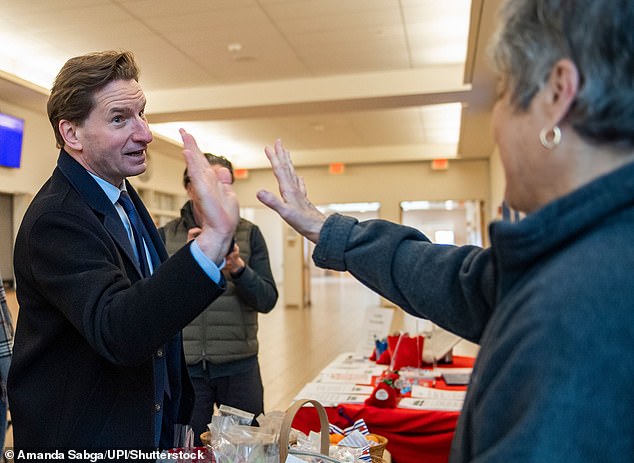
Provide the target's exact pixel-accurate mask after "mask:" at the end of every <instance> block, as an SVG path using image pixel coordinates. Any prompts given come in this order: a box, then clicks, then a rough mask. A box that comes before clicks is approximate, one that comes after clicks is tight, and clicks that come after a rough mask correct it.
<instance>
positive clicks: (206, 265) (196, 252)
mask: <svg viewBox="0 0 634 463" xmlns="http://www.w3.org/2000/svg"><path fill="white" fill-rule="evenodd" d="M189 250H190V251H191V253H192V256H193V257H194V260H195V261H196V262H197V263H198V265H200V268H201V269H203V272H205V273H206V274H207V276H208V277H209V278H211V280H212V281H213V282H214V283H216V284H218V283H220V278H221V277H222V274H221V273H220V270H222V269H223V268H224V266H225V264H226V263H227V261H226V260H225V259H224V258H223V259H222V262H221V263H220V266H218V265H216V263H215V262H214V261H213V260H211V259H210V258H209V257H207V256H206V255H205V253H203V251H202V250H201V249H200V246H199V245H198V243H197V242H196V240H192V244H191V246H190V247H189Z"/></svg>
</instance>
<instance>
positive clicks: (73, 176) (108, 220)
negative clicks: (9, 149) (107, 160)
mask: <svg viewBox="0 0 634 463" xmlns="http://www.w3.org/2000/svg"><path fill="white" fill-rule="evenodd" d="M57 167H58V168H59V170H60V171H61V172H62V174H63V175H64V177H66V179H67V180H68V181H69V182H70V184H71V185H72V186H73V188H74V189H75V191H77V192H78V193H79V195H80V196H81V197H82V198H83V199H84V201H86V203H87V204H88V206H90V207H91V208H92V209H93V210H94V211H95V215H97V217H99V218H100V219H101V221H102V223H103V226H104V228H105V229H106V230H107V231H108V233H109V234H110V236H112V239H113V240H114V241H115V243H117V246H119V248H120V249H121V251H122V253H123V254H124V255H125V256H126V257H127V259H128V260H129V261H130V263H131V264H132V265H133V266H134V268H135V269H136V271H137V273H138V276H139V277H140V278H141V277H142V275H141V269H140V268H139V265H138V264H137V260H136V257H135V254H134V250H133V249H132V243H130V238H129V237H128V233H127V232H126V230H125V227H124V226H123V223H122V222H121V217H119V213H118V212H117V210H116V209H115V207H114V205H113V204H112V203H111V202H110V199H109V198H108V196H106V194H105V193H104V192H103V190H102V189H101V188H100V187H99V185H98V184H97V183H96V182H95V180H94V179H93V178H92V177H91V176H90V174H89V173H88V172H86V169H84V168H83V167H82V166H81V165H80V164H79V163H78V162H77V161H75V160H74V159H73V158H72V157H71V156H70V155H69V154H68V153H66V152H65V151H64V150H62V151H61V152H60V155H59V158H58V160H57ZM135 196H136V198H137V200H138V195H136V193H135ZM144 210H145V208H144ZM152 228H154V227H153V226H152Z"/></svg>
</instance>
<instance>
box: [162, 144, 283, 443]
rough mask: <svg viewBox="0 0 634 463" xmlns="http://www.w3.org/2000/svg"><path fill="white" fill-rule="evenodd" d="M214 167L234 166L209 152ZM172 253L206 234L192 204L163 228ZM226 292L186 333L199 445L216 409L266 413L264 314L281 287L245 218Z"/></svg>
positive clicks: (229, 259)
mask: <svg viewBox="0 0 634 463" xmlns="http://www.w3.org/2000/svg"><path fill="white" fill-rule="evenodd" d="M205 156H206V157H207V160H208V161H209V163H210V164H211V165H212V166H221V167H225V168H227V169H229V172H230V173H231V180H232V182H233V180H234V176H233V166H232V164H231V162H230V161H229V160H228V159H226V158H224V157H221V156H215V155H213V154H209V153H205ZM183 185H184V187H185V189H186V190H187V194H188V195H189V197H190V198H193V192H194V191H193V188H192V185H191V181H190V178H189V176H188V174H187V169H185V172H184V175H183ZM159 233H160V235H161V237H162V238H163V241H164V242H165V247H166V248H167V252H168V253H169V254H170V255H171V254H173V253H176V252H177V251H178V250H179V249H180V248H182V247H183V246H184V245H185V244H186V243H188V242H189V241H190V240H192V239H194V238H195V237H196V236H197V235H198V233H200V214H199V212H198V210H197V208H196V205H195V203H194V202H193V201H192V199H190V200H189V201H187V202H186V203H185V205H184V206H183V207H182V209H181V217H180V218H179V219H175V220H172V221H171V222H169V223H167V224H166V225H165V226H164V227H162V228H160V229H159ZM222 272H223V275H224V277H225V280H226V282H227V290H226V291H225V293H224V294H223V295H222V296H221V297H220V298H218V299H217V300H215V301H214V302H213V303H212V304H211V305H209V306H208V307H207V309H206V310H204V311H203V312H202V313H201V314H200V315H199V316H198V317H196V319H194V321H192V322H191V323H190V324H189V325H188V326H186V327H185V328H184V330H183V344H184V348H185V359H186V361H187V367H188V370H189V374H190V376H191V378H192V382H193V384H194V391H195V401H194V411H193V415H192V421H191V425H192V428H193V430H194V435H195V439H196V440H197V444H198V445H200V441H199V439H200V434H201V433H202V432H204V431H205V430H206V429H207V424H208V423H209V422H210V421H211V417H212V414H213V411H214V406H220V405H223V404H224V405H228V406H231V407H235V408H239V409H241V410H244V411H247V412H250V413H253V414H254V415H255V416H256V417H257V416H258V415H260V414H261V413H264V388H263V385H262V378H261V375H260V366H259V363H258V338H257V334H258V313H268V312H270V311H271V310H272V309H273V307H274V306H275V303H276V302H277V297H278V293H277V287H276V286H275V281H274V279H273V274H272V272H271V265H270V263H269V254H268V250H267V247H266V242H265V241H264V237H263V235H262V232H261V231H260V229H259V228H258V226H257V225H255V224H254V223H252V222H249V221H248V220H246V219H244V218H240V220H239V222H238V226H237V228H236V232H235V236H234V246H233V249H232V250H231V251H230V253H229V254H228V255H227V256H226V265H225V267H224V269H222Z"/></svg>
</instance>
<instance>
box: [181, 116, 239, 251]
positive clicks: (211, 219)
mask: <svg viewBox="0 0 634 463" xmlns="http://www.w3.org/2000/svg"><path fill="white" fill-rule="evenodd" d="M180 134H181V137H182V139H183V146H184V148H183V155H184V156H185V161H186V162H187V174H188V175H189V178H190V179H191V184H192V186H193V189H194V194H193V201H194V202H195V204H196V208H197V210H198V211H199V212H200V215H201V217H200V220H201V221H202V223H201V224H200V225H201V228H202V230H201V232H200V234H199V235H198V236H197V237H196V242H197V243H198V244H199V246H200V248H201V250H202V251H203V252H204V253H205V254H206V255H207V256H208V257H209V258H210V259H212V260H213V261H214V262H216V263H220V262H222V259H223V258H224V256H225V254H226V252H227V248H228V247H229V244H230V243H231V240H232V238H233V234H234V232H235V229H236V226H237V225H238V220H239V212H240V208H239V205H238V199H237V197H236V194H235V192H234V191H233V188H232V187H231V174H230V173H229V171H228V170H227V169H225V168H218V167H216V168H214V166H211V165H210V164H209V162H208V161H207V159H206V158H205V155H204V154H203V153H202V151H201V150H200V148H198V144H197V143H196V140H195V139H194V137H193V136H192V135H191V134H189V133H187V131H185V129H180Z"/></svg>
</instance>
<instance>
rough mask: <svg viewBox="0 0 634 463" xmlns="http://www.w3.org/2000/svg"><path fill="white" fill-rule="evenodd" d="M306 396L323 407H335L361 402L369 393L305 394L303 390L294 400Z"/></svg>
mask: <svg viewBox="0 0 634 463" xmlns="http://www.w3.org/2000/svg"><path fill="white" fill-rule="evenodd" d="M307 397H310V398H311V399H313V400H316V401H317V402H319V403H320V404H322V405H323V406H324V407H335V406H337V405H339V404H362V403H363V402H365V399H367V398H368V397H369V395H357V394H337V393H331V392H313V393H312V394H310V395H307V394H304V391H300V392H299V394H297V395H296V396H295V399H294V400H299V399H305V398H307Z"/></svg>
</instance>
